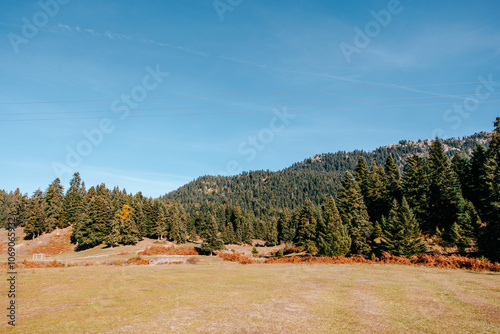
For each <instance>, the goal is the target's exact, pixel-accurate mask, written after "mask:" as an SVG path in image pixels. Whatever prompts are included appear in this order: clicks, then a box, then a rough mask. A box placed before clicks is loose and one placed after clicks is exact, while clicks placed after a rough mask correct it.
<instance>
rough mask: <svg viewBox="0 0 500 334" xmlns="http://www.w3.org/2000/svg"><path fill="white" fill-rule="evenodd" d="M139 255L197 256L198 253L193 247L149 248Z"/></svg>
mask: <svg viewBox="0 0 500 334" xmlns="http://www.w3.org/2000/svg"><path fill="white" fill-rule="evenodd" d="M138 254H139V255H198V252H197V251H196V249H195V248H194V247H193V246H188V245H182V246H177V247H175V246H168V247H164V246H151V247H149V248H146V249H145V250H143V251H142V252H139V253H138Z"/></svg>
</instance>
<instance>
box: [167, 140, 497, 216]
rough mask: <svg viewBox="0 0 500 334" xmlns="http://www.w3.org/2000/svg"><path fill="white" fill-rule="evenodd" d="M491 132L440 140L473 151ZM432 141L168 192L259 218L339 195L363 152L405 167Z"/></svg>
mask: <svg viewBox="0 0 500 334" xmlns="http://www.w3.org/2000/svg"><path fill="white" fill-rule="evenodd" d="M490 137H491V133H490V132H481V133H477V134H474V135H471V136H467V137H464V138H462V139H456V138H455V139H453V138H452V139H444V140H442V143H443V146H444V149H445V152H446V154H447V155H448V157H449V158H452V157H453V156H454V155H455V154H457V153H458V154H463V155H466V156H470V155H471V154H472V151H473V150H474V148H475V146H476V144H477V143H481V144H483V145H487V143H488V140H489V138H490ZM431 144H432V140H419V141H407V140H402V141H400V142H399V143H398V144H393V145H389V146H383V147H379V148H377V149H375V150H373V151H372V152H364V151H359V150H356V151H353V152H342V151H339V152H337V153H326V154H318V155H315V156H314V157H312V158H308V159H306V160H304V161H302V162H298V163H295V164H293V165H292V166H290V167H288V168H286V169H284V170H281V171H277V172H270V171H250V172H243V173H242V174H239V175H235V176H202V177H199V178H198V179H196V180H195V181H192V182H190V183H188V184H186V185H184V186H182V187H180V188H179V189H177V190H175V191H172V192H170V193H168V194H166V195H165V196H164V198H165V199H168V200H180V201H181V203H183V204H188V203H200V202H204V201H205V200H206V201H209V202H212V203H223V204H231V205H237V206H240V207H242V208H244V209H248V210H251V211H253V212H254V214H255V215H256V216H257V217H259V216H260V215H261V214H264V215H265V214H267V213H268V211H269V210H272V209H273V208H283V207H288V208H296V207H297V206H300V205H302V204H303V203H304V201H305V200H306V199H310V200H311V201H313V202H314V203H316V204H319V203H321V202H322V200H323V199H324V197H326V196H329V195H332V194H335V193H336V191H337V188H338V186H339V185H340V180H341V178H342V175H343V173H344V172H345V171H353V170H354V168H355V167H356V165H357V163H358V159H359V158H360V157H364V158H365V159H366V161H367V163H368V165H369V166H370V165H371V164H372V163H375V164H377V165H379V166H383V165H384V164H385V162H386V159H387V157H388V156H389V155H392V157H393V158H394V161H395V163H396V165H397V166H398V167H399V168H400V169H401V171H402V169H403V166H404V161H405V159H406V158H407V157H409V156H412V155H414V154H418V155H425V154H427V153H428V152H429V148H430V146H431Z"/></svg>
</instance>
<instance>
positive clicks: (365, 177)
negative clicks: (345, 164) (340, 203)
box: [355, 157, 370, 199]
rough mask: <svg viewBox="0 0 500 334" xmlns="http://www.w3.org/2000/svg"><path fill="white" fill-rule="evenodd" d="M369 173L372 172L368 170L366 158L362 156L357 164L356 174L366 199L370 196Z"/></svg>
mask: <svg viewBox="0 0 500 334" xmlns="http://www.w3.org/2000/svg"><path fill="white" fill-rule="evenodd" d="M369 174H370V172H369V171H368V166H367V165H366V160H365V158H364V157H360V158H359V160H358V164H357V165H356V169H355V176H356V181H357V182H358V184H359V188H360V189H361V193H362V194H363V197H364V198H365V199H366V198H367V197H368V188H369Z"/></svg>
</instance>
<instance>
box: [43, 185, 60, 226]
mask: <svg viewBox="0 0 500 334" xmlns="http://www.w3.org/2000/svg"><path fill="white" fill-rule="evenodd" d="M45 201H46V204H47V205H46V207H45V230H46V231H47V232H51V231H53V230H54V229H55V228H56V227H63V224H62V223H61V222H60V214H61V210H62V206H63V201H64V193H63V187H62V185H61V181H60V180H59V178H57V179H55V180H54V182H52V183H51V184H50V185H49V188H48V189H47V191H46V193H45Z"/></svg>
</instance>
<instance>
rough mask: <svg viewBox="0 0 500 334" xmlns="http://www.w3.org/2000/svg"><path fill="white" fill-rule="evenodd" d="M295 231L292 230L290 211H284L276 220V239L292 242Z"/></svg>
mask: <svg viewBox="0 0 500 334" xmlns="http://www.w3.org/2000/svg"><path fill="white" fill-rule="evenodd" d="M294 238H295V230H294V229H293V228H292V216H291V214H290V211H289V210H287V209H285V210H284V211H283V212H282V213H281V214H280V217H279V219H278V239H279V240H280V241H282V242H289V241H293V239H294Z"/></svg>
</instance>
